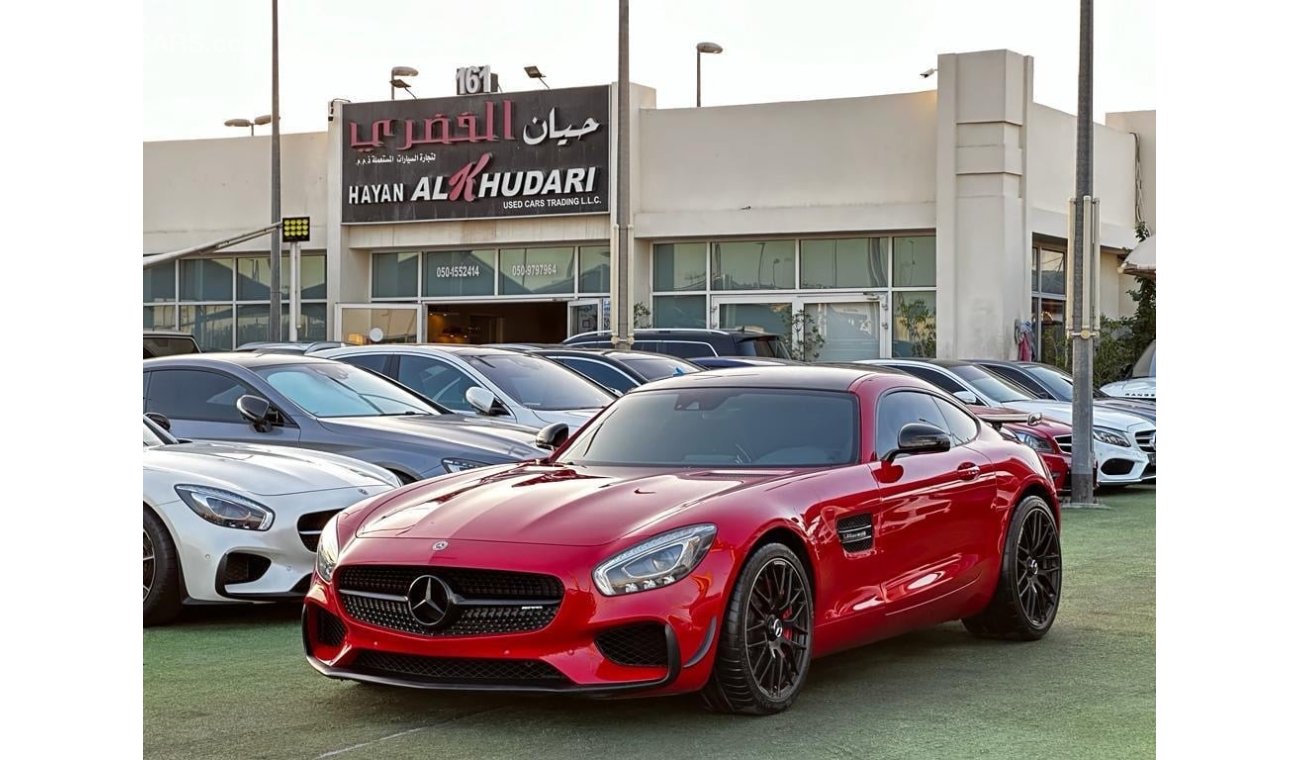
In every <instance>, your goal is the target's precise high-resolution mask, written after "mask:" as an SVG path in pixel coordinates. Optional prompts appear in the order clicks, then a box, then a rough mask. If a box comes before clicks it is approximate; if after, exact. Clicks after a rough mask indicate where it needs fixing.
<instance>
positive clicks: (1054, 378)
mask: <svg viewBox="0 0 1300 760" xmlns="http://www.w3.org/2000/svg"><path fill="white" fill-rule="evenodd" d="M1024 370H1025V371H1026V372H1028V373H1029V374H1030V375H1032V376H1033V378H1034V379H1035V380H1037V381H1038V382H1040V383H1042V384H1043V385H1046V386H1047V387H1048V388H1049V389H1050V390H1051V391H1052V395H1053V396H1055V397H1057V398H1059V399H1064V400H1065V401H1071V400H1073V399H1074V383H1072V382H1070V379H1069V378H1068V377H1065V376H1064V375H1063V374H1062V373H1061V371H1060V370H1057V369H1053V368H1048V367H1025V368H1024Z"/></svg>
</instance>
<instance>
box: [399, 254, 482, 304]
mask: <svg viewBox="0 0 1300 760" xmlns="http://www.w3.org/2000/svg"><path fill="white" fill-rule="evenodd" d="M380 255H382V254H380ZM496 263H497V252H496V251H495V250H485V251H430V252H428V253H426V254H424V295H425V296H429V297H433V298H455V297H461V296H490V295H493V294H494V293H495V289H496V278H497V266H496Z"/></svg>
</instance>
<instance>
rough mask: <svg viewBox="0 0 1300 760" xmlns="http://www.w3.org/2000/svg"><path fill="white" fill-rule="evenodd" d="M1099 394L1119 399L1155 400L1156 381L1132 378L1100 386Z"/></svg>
mask: <svg viewBox="0 0 1300 760" xmlns="http://www.w3.org/2000/svg"><path fill="white" fill-rule="evenodd" d="M1101 392H1102V393H1105V394H1106V395H1108V396H1118V397H1120V398H1155V397H1156V379H1155V378H1154V377H1132V378H1129V379H1128V380H1120V381H1118V382H1114V383H1107V384H1106V385H1103V386H1101Z"/></svg>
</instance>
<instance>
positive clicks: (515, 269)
mask: <svg viewBox="0 0 1300 760" xmlns="http://www.w3.org/2000/svg"><path fill="white" fill-rule="evenodd" d="M559 273H560V269H559V267H557V266H555V265H554V264H516V265H514V266H512V267H510V276H511V277H537V276H540V275H557V274H559Z"/></svg>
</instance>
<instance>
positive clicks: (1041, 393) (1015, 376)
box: [980, 365, 1052, 399]
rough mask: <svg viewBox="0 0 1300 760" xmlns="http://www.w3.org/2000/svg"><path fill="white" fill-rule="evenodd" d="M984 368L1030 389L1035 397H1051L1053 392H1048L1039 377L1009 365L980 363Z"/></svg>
mask: <svg viewBox="0 0 1300 760" xmlns="http://www.w3.org/2000/svg"><path fill="white" fill-rule="evenodd" d="M980 366H982V367H984V369H986V370H988V371H989V372H992V373H993V374H995V375H997V376H998V377H1000V378H1002V379H1003V380H1009V381H1011V382H1013V383H1015V384H1016V385H1019V386H1020V387H1021V388H1024V389H1025V390H1027V391H1029V392H1030V393H1031V394H1033V395H1034V397H1035V398H1044V399H1051V398H1052V394H1050V393H1048V392H1047V391H1046V389H1044V388H1043V386H1042V384H1041V383H1039V382H1038V378H1036V377H1033V376H1032V375H1030V374H1029V373H1028V372H1019V371H1017V370H1013V369H1011V368H1009V367H999V366H997V365H980Z"/></svg>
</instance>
